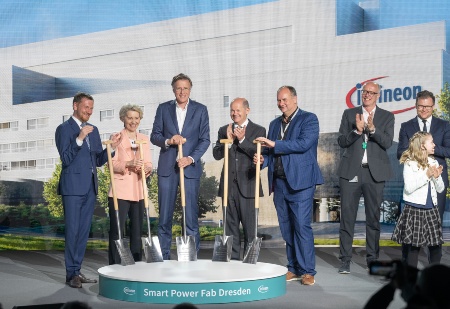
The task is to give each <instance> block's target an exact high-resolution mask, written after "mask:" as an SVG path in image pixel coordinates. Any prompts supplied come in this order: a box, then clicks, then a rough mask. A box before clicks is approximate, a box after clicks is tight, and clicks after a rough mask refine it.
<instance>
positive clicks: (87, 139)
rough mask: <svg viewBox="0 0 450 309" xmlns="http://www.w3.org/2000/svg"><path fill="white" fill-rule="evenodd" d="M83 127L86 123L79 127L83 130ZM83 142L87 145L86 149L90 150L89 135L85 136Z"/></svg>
mask: <svg viewBox="0 0 450 309" xmlns="http://www.w3.org/2000/svg"><path fill="white" fill-rule="evenodd" d="M85 126H86V122H83V123H82V124H81V127H82V128H83V127H85ZM84 140H85V141H86V144H87V145H88V148H89V150H90V149H91V144H90V143H89V134H88V135H86V137H85V139H84Z"/></svg>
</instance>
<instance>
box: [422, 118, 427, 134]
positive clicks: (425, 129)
mask: <svg viewBox="0 0 450 309" xmlns="http://www.w3.org/2000/svg"><path fill="white" fill-rule="evenodd" d="M422 122H423V130H422V131H423V132H428V131H427V121H426V120H425V119H422Z"/></svg>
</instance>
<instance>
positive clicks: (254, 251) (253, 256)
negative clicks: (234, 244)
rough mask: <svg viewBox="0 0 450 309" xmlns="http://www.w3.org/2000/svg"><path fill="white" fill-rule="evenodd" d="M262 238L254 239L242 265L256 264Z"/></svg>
mask: <svg viewBox="0 0 450 309" xmlns="http://www.w3.org/2000/svg"><path fill="white" fill-rule="evenodd" d="M261 242H262V238H259V237H256V238H255V239H254V240H253V241H252V242H251V243H250V244H249V245H248V249H247V252H246V253H245V255H244V260H243V261H242V263H248V264H256V263H257V262H258V257H259V251H260V250H261Z"/></svg>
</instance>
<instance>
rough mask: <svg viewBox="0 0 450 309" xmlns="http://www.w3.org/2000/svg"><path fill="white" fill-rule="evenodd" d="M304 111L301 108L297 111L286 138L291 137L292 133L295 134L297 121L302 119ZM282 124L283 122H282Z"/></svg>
mask: <svg viewBox="0 0 450 309" xmlns="http://www.w3.org/2000/svg"><path fill="white" fill-rule="evenodd" d="M302 114H303V111H302V110H301V109H300V108H299V109H298V111H297V115H295V117H294V118H292V120H291V122H290V123H289V126H288V129H287V132H286V136H285V138H284V139H289V138H290V137H291V135H292V134H293V133H292V131H294V129H292V128H294V127H295V126H296V125H297V122H299V121H301V117H302ZM280 125H281V122H280Z"/></svg>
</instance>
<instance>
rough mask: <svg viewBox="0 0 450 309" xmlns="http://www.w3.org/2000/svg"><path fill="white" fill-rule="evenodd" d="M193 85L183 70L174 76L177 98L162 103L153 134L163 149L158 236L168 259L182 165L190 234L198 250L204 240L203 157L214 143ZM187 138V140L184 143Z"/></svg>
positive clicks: (159, 169) (187, 225)
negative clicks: (201, 228) (201, 227)
mask: <svg viewBox="0 0 450 309" xmlns="http://www.w3.org/2000/svg"><path fill="white" fill-rule="evenodd" d="M191 88H192V81H191V79H190V78H189V77H188V76H187V75H185V74H182V73H180V74H178V75H176V76H174V77H173V79H172V90H173V93H174V94H175V100H171V101H168V102H165V103H161V104H160V105H159V106H158V109H157V110H156V115H155V121H154V122H153V129H152V133H151V136H150V141H151V142H152V144H154V145H156V146H158V147H160V148H161V150H160V153H159V160H158V205H159V224H158V237H159V242H160V245H161V251H162V254H163V258H164V259H165V260H169V259H170V246H171V243H172V219H173V212H174V209H175V201H176V197H177V188H178V185H179V181H180V176H179V168H181V167H183V168H184V183H185V193H186V234H187V235H188V236H190V235H192V236H194V238H195V243H196V248H197V250H198V249H199V243H200V234H199V228H198V194H199V187H200V176H201V175H202V165H201V162H200V158H201V157H202V156H203V154H204V153H205V152H206V150H207V149H208V147H209V145H210V139H209V116H208V110H207V109H206V106H205V105H203V104H201V103H198V102H196V101H194V100H191V99H190V98H189V96H190V93H191ZM183 139H186V142H185V143H184V144H183ZM178 144H183V158H181V159H178Z"/></svg>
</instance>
